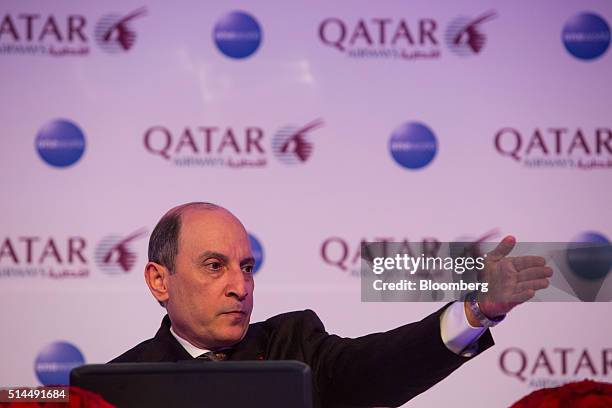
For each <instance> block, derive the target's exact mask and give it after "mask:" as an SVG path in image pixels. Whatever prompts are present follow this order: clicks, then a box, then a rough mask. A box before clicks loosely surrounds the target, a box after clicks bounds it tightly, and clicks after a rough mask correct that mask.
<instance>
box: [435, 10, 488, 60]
mask: <svg viewBox="0 0 612 408" xmlns="http://www.w3.org/2000/svg"><path fill="white" fill-rule="evenodd" d="M496 16H497V13H496V12H495V11H489V12H487V13H484V14H483V15H481V16H478V17H476V18H470V17H458V18H456V19H454V20H453V21H452V22H451V23H450V24H449V25H448V28H447V29H446V36H445V38H446V44H447V45H448V48H449V49H450V50H451V51H452V52H454V53H455V54H457V55H461V56H467V55H473V54H478V53H480V52H481V51H482V49H483V48H484V46H485V43H486V40H487V37H486V35H485V32H484V28H483V25H484V23H486V22H487V21H490V20H492V19H493V18H495V17H496Z"/></svg>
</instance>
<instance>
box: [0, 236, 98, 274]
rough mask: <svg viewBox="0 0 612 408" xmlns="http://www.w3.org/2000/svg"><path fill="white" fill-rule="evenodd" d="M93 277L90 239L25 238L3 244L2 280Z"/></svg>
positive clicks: (0, 246) (0, 250) (0, 259)
mask: <svg viewBox="0 0 612 408" xmlns="http://www.w3.org/2000/svg"><path fill="white" fill-rule="evenodd" d="M90 274H91V271H90V268H89V261H88V256H87V240H86V239H85V238H84V237H81V236H71V237H67V238H57V237H42V236H36V235H22V236H18V237H5V238H4V239H3V240H2V241H1V243H0V279H3V278H50V279H65V278H87V277H88V276H89V275H90Z"/></svg>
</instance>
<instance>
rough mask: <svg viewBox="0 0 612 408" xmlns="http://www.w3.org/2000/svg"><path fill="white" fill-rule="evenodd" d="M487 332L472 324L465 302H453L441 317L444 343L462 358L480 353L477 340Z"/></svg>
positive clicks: (441, 332) (483, 328)
mask: <svg viewBox="0 0 612 408" xmlns="http://www.w3.org/2000/svg"><path fill="white" fill-rule="evenodd" d="M485 331H486V328H485V327H474V326H472V325H471V324H470V322H469V321H468V319H467V315H466V314H465V305H464V304H463V302H453V304H452V305H450V306H449V307H447V308H446V310H445V311H444V312H443V313H442V316H440V334H441V335H442V341H443V342H444V344H445V345H446V347H447V348H448V349H449V350H451V351H452V352H453V353H455V354H459V355H460V356H463V357H472V356H474V355H475V354H476V353H477V352H478V343H476V340H478V338H479V337H480V336H482V334H483V333H484V332H485Z"/></svg>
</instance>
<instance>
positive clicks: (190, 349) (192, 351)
mask: <svg viewBox="0 0 612 408" xmlns="http://www.w3.org/2000/svg"><path fill="white" fill-rule="evenodd" d="M170 333H172V335H173V336H174V338H175V339H176V341H178V342H179V344H180V345H181V346H182V347H183V348H184V349H185V351H187V353H189V355H190V356H191V357H194V358H195V357H198V356H200V355H202V354H204V353H207V352H209V351H210V350H208V349H203V348H200V347H198V346H194V345H193V344H191V343H190V342H189V340H186V339H184V338H183V337H181V336H179V335H178V334H177V333H176V332H175V331H174V329H173V328H172V326H170Z"/></svg>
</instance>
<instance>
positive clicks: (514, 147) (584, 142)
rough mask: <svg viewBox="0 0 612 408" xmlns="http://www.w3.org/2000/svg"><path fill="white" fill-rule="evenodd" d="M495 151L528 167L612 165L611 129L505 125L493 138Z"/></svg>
mask: <svg viewBox="0 0 612 408" xmlns="http://www.w3.org/2000/svg"><path fill="white" fill-rule="evenodd" d="M493 145H494V148H495V150H496V151H497V153H498V154H499V155H501V156H503V157H505V158H507V159H509V160H511V161H514V162H516V163H520V164H522V165H523V166H525V167H529V168H551V167H556V168H575V169H581V170H594V169H611V168H612V129H610V128H607V127H601V128H595V129H592V130H588V131H587V130H583V129H582V128H567V127H548V128H535V129H529V130H519V129H517V128H513V127H505V128H502V129H500V130H498V131H497V132H496V133H495V136H494V138H493Z"/></svg>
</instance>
